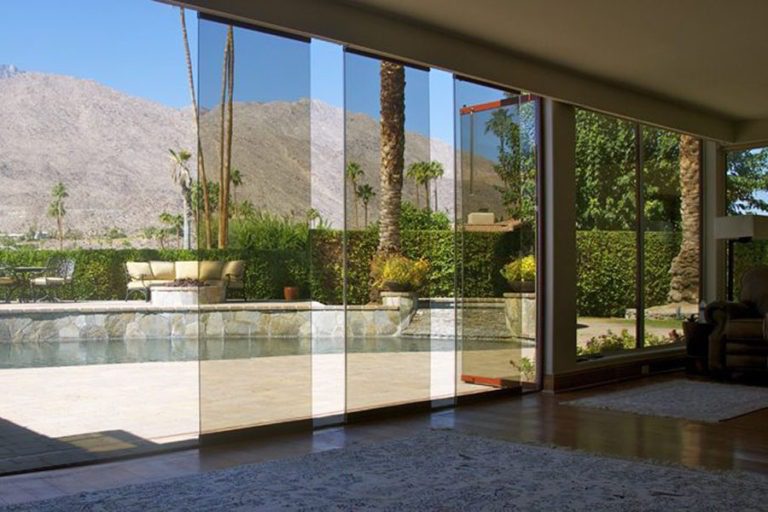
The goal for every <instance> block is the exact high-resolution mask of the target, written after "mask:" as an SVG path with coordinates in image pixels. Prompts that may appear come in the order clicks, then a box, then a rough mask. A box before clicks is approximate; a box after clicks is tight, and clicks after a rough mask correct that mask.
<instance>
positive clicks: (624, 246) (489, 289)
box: [0, 229, 768, 316]
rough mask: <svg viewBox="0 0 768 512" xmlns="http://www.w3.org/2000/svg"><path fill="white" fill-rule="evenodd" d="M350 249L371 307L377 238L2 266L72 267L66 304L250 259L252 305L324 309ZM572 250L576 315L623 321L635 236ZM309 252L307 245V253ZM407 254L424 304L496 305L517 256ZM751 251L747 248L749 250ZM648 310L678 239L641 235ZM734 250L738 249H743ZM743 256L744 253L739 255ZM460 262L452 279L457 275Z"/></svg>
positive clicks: (507, 250)
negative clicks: (145, 266) (158, 274)
mask: <svg viewBox="0 0 768 512" xmlns="http://www.w3.org/2000/svg"><path fill="white" fill-rule="evenodd" d="M345 237H346V244H347V253H348V259H347V269H348V279H347V297H348V303H349V304H364V303H366V302H368V298H369V292H370V282H369V265H370V261H371V258H372V257H373V254H374V252H375V251H376V245H377V241H378V234H377V232H376V230H375V229H368V230H362V231H350V232H347V233H346V234H343V233H341V232H339V231H330V230H317V231H312V232H311V233H310V239H309V240H310V242H309V246H310V247H309V248H308V249H306V250H305V249H300V250H296V249H293V250H263V249H255V250H249V251H244V250H234V249H233V250H223V251H219V250H210V251H206V250H200V251H184V250H154V249H97V250H73V251H63V252H59V251H49V250H31V249H26V250H24V249H22V250H4V251H0V262H2V263H5V264H9V265H44V264H45V262H46V261H47V260H48V259H49V258H50V257H52V256H55V255H62V256H65V257H71V258H73V259H74V260H75V262H76V267H75V280H74V284H73V286H71V287H69V288H68V289H67V290H65V291H64V292H63V293H62V298H65V299H73V298H77V299H79V300H116V299H123V298H124V297H125V289H126V277H125V270H124V264H125V262H126V261H149V260H165V261H180V260H203V259H216V260H234V259H244V260H246V262H247V264H246V275H245V288H246V294H247V296H248V298H249V299H255V300H258V299H275V298H281V297H282V294H283V287H284V286H286V285H288V284H291V285H296V286H299V288H300V290H301V296H302V297H310V296H311V297H312V299H313V300H316V301H319V302H322V303H325V304H341V303H342V302H343V300H342V299H343V289H344V280H343V269H344V259H343V243H344V238H345ZM576 242H577V246H578V260H577V265H578V267H577V268H578V272H579V280H578V295H577V307H578V311H579V314H581V315H593V316H623V315H624V310H625V309H626V308H631V307H634V301H635V297H634V284H635V237H634V233H633V232H628V231H580V232H577V234H576ZM305 245H306V244H305ZM402 245H403V252H404V253H405V255H406V256H408V257H410V258H425V259H427V260H428V261H429V263H430V273H429V277H428V281H427V285H426V287H425V290H423V292H422V293H423V296H425V297H450V296H453V295H454V285H455V284H456V285H458V287H459V290H458V291H457V293H458V294H459V295H460V296H464V297H500V296H501V294H502V293H503V292H504V291H505V290H506V283H505V281H504V279H503V277H502V276H501V274H500V270H501V268H502V266H504V264H506V263H508V262H509V261H510V260H511V259H512V255H517V254H519V253H521V251H520V246H521V241H520V236H519V235H518V234H517V233H515V232H512V233H463V234H462V235H461V236H460V238H459V243H458V244H456V243H455V236H454V233H453V231H450V230H408V231H403V232H402ZM457 245H458V246H459V247H463V252H464V258H463V259H462V260H461V261H458V262H455V261H454V249H455V247H456V246H457ZM748 245H750V244H745V245H744V247H747V246H748ZM645 246H646V270H645V279H646V304H647V305H648V306H654V305H657V304H663V303H665V302H666V294H667V289H668V287H669V279H670V278H669V267H670V264H671V262H672V259H673V258H674V257H675V255H676V254H677V251H678V249H679V247H680V235H679V234H677V233H665V232H649V233H647V234H646V239H645ZM740 249H742V248H741V247H740ZM749 250H750V251H752V252H750V256H749V258H747V255H746V254H745V255H743V256H739V258H737V262H739V264H741V262H742V261H746V260H747V259H757V260H761V261H766V260H768V244H764V245H763V246H760V250H758V248H757V246H755V248H751V249H749ZM744 251H745V250H744V249H742V252H741V253H739V254H740V255H741V254H742V253H743V252H744ZM456 263H458V276H457V275H455V274H456V273H455V272H454V268H455V264H456Z"/></svg>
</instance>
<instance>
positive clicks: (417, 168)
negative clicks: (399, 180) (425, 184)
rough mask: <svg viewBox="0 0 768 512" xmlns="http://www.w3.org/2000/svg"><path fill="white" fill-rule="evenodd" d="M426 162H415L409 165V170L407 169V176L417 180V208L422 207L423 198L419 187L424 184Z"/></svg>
mask: <svg viewBox="0 0 768 512" xmlns="http://www.w3.org/2000/svg"><path fill="white" fill-rule="evenodd" d="M423 164H424V162H414V163H412V164H411V165H409V166H408V170H406V171H405V177H406V178H411V179H412V180H413V181H414V182H416V208H421V200H420V199H419V187H420V185H421V184H422V176H423V174H424V173H423V172H422V169H423V167H424V165H423Z"/></svg>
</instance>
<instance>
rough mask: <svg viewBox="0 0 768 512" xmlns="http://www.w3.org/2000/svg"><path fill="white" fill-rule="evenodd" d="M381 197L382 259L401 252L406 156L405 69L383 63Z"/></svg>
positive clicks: (399, 65)
mask: <svg viewBox="0 0 768 512" xmlns="http://www.w3.org/2000/svg"><path fill="white" fill-rule="evenodd" d="M380 77H381V93H380V108H381V143H380V144H381V164H380V165H381V171H380V172H381V176H380V179H381V187H380V190H381V195H380V196H379V204H380V206H379V246H378V249H377V253H378V255H380V256H383V255H387V254H393V253H399V252H400V211H401V200H402V195H403V165H404V162H403V156H404V153H405V70H404V69H403V65H402V64H398V63H395V62H389V61H386V60H382V61H381V69H380Z"/></svg>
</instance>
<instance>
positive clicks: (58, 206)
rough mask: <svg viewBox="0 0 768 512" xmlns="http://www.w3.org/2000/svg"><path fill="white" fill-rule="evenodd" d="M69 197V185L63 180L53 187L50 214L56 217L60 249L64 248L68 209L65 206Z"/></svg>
mask: <svg viewBox="0 0 768 512" xmlns="http://www.w3.org/2000/svg"><path fill="white" fill-rule="evenodd" d="M68 197H69V193H68V192H67V187H65V186H64V184H63V183H62V182H58V183H57V184H56V185H54V186H53V189H51V204H49V205H48V216H49V217H52V218H54V219H56V229H57V232H58V238H59V250H62V249H64V216H65V215H66V214H67V210H66V209H65V208H64V200H65V199H66V198H68Z"/></svg>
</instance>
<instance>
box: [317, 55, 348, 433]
mask: <svg viewBox="0 0 768 512" xmlns="http://www.w3.org/2000/svg"><path fill="white" fill-rule="evenodd" d="M311 52H312V214H313V215H312V219H311V221H310V242H311V244H310V251H311V260H310V261H311V271H312V272H311V287H312V387H313V406H312V416H313V417H314V418H317V424H327V423H328V422H336V421H339V419H340V416H342V415H343V414H344V412H345V407H346V398H345V392H346V376H345V372H346V357H345V345H344V333H345V330H346V329H345V327H346V325H345V317H344V193H343V190H344V52H343V49H342V47H341V46H339V45H337V44H333V43H328V42H325V41H319V40H313V41H312V45H311Z"/></svg>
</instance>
